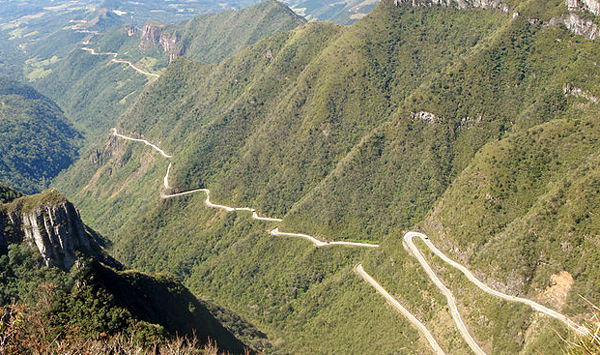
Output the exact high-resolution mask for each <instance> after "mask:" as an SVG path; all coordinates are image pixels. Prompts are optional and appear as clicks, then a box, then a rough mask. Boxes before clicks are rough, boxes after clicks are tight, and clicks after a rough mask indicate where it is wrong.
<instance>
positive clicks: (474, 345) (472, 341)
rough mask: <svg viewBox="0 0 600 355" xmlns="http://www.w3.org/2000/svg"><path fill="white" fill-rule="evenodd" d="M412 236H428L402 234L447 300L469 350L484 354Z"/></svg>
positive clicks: (411, 233)
mask: <svg viewBox="0 0 600 355" xmlns="http://www.w3.org/2000/svg"><path fill="white" fill-rule="evenodd" d="M414 237H420V238H421V239H423V240H424V241H429V238H427V236H425V235H424V234H421V233H416V232H408V233H406V234H405V235H404V241H405V242H406V243H407V245H408V247H409V249H410V250H411V251H412V253H413V255H414V256H415V257H416V258H417V260H418V261H419V264H421V266H422V267H423V269H424V270H425V272H426V273H427V276H429V278H430V279H431V280H432V281H433V283H434V284H435V285H436V286H437V288H438V289H439V290H440V291H441V292H442V294H443V295H444V296H445V297H446V301H447V302H448V306H449V307H450V313H451V314H452V318H453V319H454V323H455V324H456V327H457V328H458V331H459V332H460V335H462V337H463V339H465V341H466V342H467V344H469V347H470V348H471V350H473V352H474V353H475V354H478V355H486V354H485V352H483V350H481V348H480V347H479V345H477V342H475V339H473V337H471V334H469V330H467V326H466V325H465V323H464V322H463V321H462V318H461V317H460V312H458V307H457V306H456V300H455V298H454V296H453V295H452V292H450V290H449V289H448V288H447V287H446V286H445V285H444V284H443V283H442V281H440V279H439V278H438V277H437V275H436V274H435V273H434V272H433V270H432V269H431V266H429V264H428V263H427V260H425V257H424V256H423V254H421V252H420V251H419V249H417V247H416V246H415V244H414V243H413V242H412V239H413V238H414Z"/></svg>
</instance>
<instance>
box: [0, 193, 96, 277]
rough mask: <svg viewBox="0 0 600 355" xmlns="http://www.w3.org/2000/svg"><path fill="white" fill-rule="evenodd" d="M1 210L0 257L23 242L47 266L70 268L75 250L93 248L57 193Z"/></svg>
mask: <svg viewBox="0 0 600 355" xmlns="http://www.w3.org/2000/svg"><path fill="white" fill-rule="evenodd" d="M0 207H1V209H0V254H2V253H5V252H6V251H7V249H8V246H9V245H10V244H13V243H22V242H26V243H27V244H29V245H30V246H31V247H32V248H34V249H36V250H37V251H39V253H40V255H41V256H42V260H43V263H44V264H45V265H46V266H58V267H61V268H63V269H69V268H71V266H73V264H74V263H75V261H76V260H77V256H76V254H75V252H76V251H82V252H90V251H92V249H94V248H93V244H94V243H95V241H94V240H93V239H92V238H91V236H90V235H88V234H87V233H86V232H85V231H84V226H83V222H82V221H81V218H80V216H79V212H78V211H77V209H76V208H75V206H73V204H72V203H70V202H69V201H67V200H66V199H64V197H62V195H60V194H59V193H58V192H57V191H56V190H51V191H46V192H44V193H42V194H40V195H35V196H31V197H24V198H21V199H18V200H15V201H14V202H13V203H11V204H7V205H3V206H0Z"/></svg>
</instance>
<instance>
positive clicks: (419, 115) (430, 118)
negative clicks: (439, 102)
mask: <svg viewBox="0 0 600 355" xmlns="http://www.w3.org/2000/svg"><path fill="white" fill-rule="evenodd" d="M410 118H411V119H413V120H421V121H425V122H430V123H431V122H435V121H438V120H439V119H440V117H438V116H436V115H434V114H433V113H431V112H427V111H419V112H413V113H411V114H410Z"/></svg>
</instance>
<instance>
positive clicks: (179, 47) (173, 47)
mask: <svg viewBox="0 0 600 355" xmlns="http://www.w3.org/2000/svg"><path fill="white" fill-rule="evenodd" d="M164 27H165V25H163V24H161V23H158V22H156V21H148V22H146V24H145V25H144V29H143V30H142V39H141V41H140V49H141V50H144V51H148V50H151V49H152V48H156V47H157V46H160V47H161V48H162V50H163V51H164V52H165V53H167V54H168V55H169V62H170V61H172V60H173V59H175V58H177V57H179V56H181V55H183V53H184V51H185V48H184V46H183V44H182V43H181V39H180V38H179V36H178V35H177V34H176V33H171V32H167V31H165V30H164Z"/></svg>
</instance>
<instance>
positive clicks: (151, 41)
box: [140, 21, 165, 51]
mask: <svg viewBox="0 0 600 355" xmlns="http://www.w3.org/2000/svg"><path fill="white" fill-rule="evenodd" d="M164 27H165V25H164V24H162V23H158V22H156V21H147V22H146V24H145V25H144V28H143V29H142V39H141V41H140V49H141V50H143V51H147V50H150V49H152V48H154V47H155V46H156V45H158V41H159V40H160V34H161V32H162V30H163V28H164Z"/></svg>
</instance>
